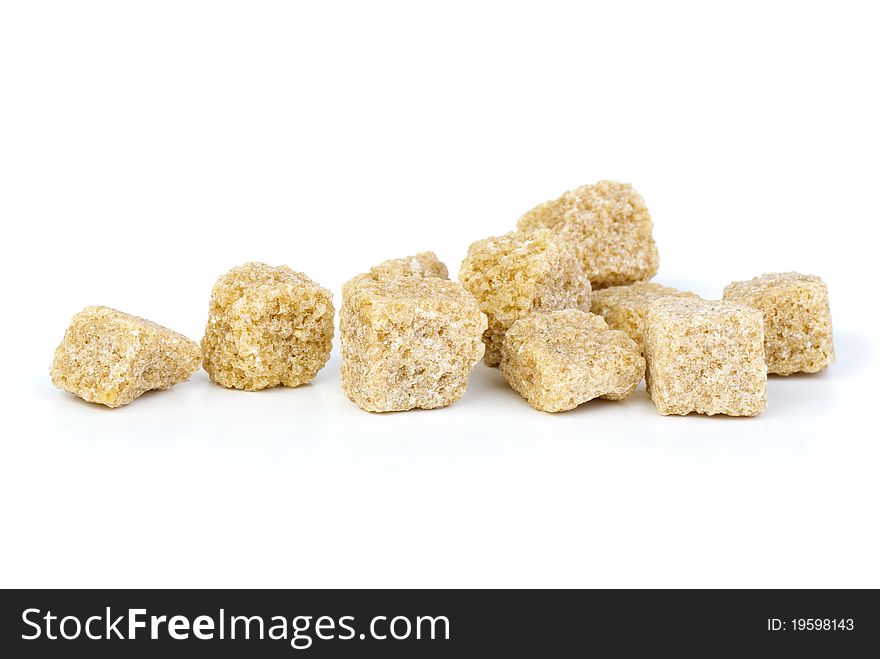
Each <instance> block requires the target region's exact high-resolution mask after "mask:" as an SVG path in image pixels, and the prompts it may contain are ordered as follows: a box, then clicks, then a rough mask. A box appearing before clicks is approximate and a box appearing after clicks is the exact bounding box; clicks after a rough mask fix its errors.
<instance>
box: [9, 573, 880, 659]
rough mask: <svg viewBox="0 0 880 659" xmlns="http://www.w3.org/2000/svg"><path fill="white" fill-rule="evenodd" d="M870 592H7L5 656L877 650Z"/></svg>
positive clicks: (878, 605)
mask: <svg viewBox="0 0 880 659" xmlns="http://www.w3.org/2000/svg"><path fill="white" fill-rule="evenodd" d="M878 620H880V598H878V592H877V591H873V590H784V591H783V590H732V591H719V590H666V591H663V590H589V591H583V590H565V591H558V590H554V591H549V590H493V591H486V590H432V591H428V590H262V591H261V590H7V591H2V592H0V630H2V636H0V656H4V657H68V656H80V655H82V656H89V657H94V658H101V657H114V658H117V657H155V656H161V657H163V658H169V659H170V658H172V657H187V658H190V657H194V656H211V657H227V656H228V657H243V656H246V657H298V656H305V657H349V656H350V657H362V656H374V655H376V656H382V657H452V656H458V657H462V656H474V655H477V654H479V653H489V654H487V655H483V656H501V655H502V654H505V653H506V654H507V655H509V656H536V657H545V656H550V657H553V656H576V655H585V654H591V655H594V656H609V655H611V656H629V655H635V654H637V653H642V655H643V654H644V652H645V650H646V649H653V650H654V651H653V652H649V655H648V656H651V655H653V654H658V655H660V654H662V655H663V656H666V655H667V654H668V653H670V652H671V653H672V655H671V656H700V657H709V656H718V655H719V654H724V655H725V656H730V653H736V652H742V653H751V655H752V656H754V653H756V652H761V653H763V652H767V653H770V652H773V653H777V655H776V656H795V655H794V653H797V656H801V657H803V656H828V657H849V656H869V655H866V654H864V653H865V652H868V653H869V654H872V655H873V656H876V653H877V652H878V651H880V644H878V640H880V635H878Z"/></svg>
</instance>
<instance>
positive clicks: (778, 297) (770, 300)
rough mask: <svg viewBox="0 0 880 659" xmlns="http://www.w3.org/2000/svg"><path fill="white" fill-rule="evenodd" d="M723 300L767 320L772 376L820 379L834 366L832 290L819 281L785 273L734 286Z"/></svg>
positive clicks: (766, 343) (766, 348)
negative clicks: (799, 375) (802, 375)
mask: <svg viewBox="0 0 880 659" xmlns="http://www.w3.org/2000/svg"><path fill="white" fill-rule="evenodd" d="M724 299H725V300H727V301H729V302H739V303H741V304H746V305H748V306H750V307H754V308H755V309H757V310H758V311H760V312H761V313H762V314H764V358H765V359H766V360H767V370H768V372H770V373H776V374H778V375H791V374H792V373H798V372H804V373H816V372H818V371H821V370H822V369H824V368H827V367H828V366H830V365H831V364H833V363H834V340H833V338H832V330H831V310H830V308H829V306H828V287H827V286H826V285H825V282H823V281H822V280H821V279H819V277H815V276H813V275H801V274H798V273H796V272H783V273H772V274H768V275H762V276H760V277H755V278H754V279H751V280H749V281H735V282H733V283H732V284H730V285H729V286H727V288H725V289H724Z"/></svg>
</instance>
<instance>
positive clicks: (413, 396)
mask: <svg viewBox="0 0 880 659" xmlns="http://www.w3.org/2000/svg"><path fill="white" fill-rule="evenodd" d="M339 323H340V337H341V342H342V370H341V374H340V375H341V380H342V390H343V391H344V392H345V394H346V395H347V396H348V397H349V398H350V399H351V400H352V401H353V402H354V403H356V404H357V405H358V406H359V407H360V408H361V409H364V410H367V411H369V412H394V411H403V410H411V409H415V408H421V409H433V408H436V407H444V406H446V405H449V404H451V403H454V402H455V401H457V400H458V399H459V398H461V397H462V395H463V394H464V392H465V389H466V388H467V381H468V376H469V375H470V373H471V371H472V370H473V368H474V366H475V365H476V364H477V362H479V361H480V358H481V357H482V356H483V350H484V347H483V343H482V341H481V340H480V337H481V336H482V334H483V331H484V330H485V329H486V316H485V315H484V314H483V313H481V312H480V308H479V306H478V305H477V302H476V300H474V298H473V297H471V296H470V295H469V294H468V293H467V291H465V290H464V289H463V288H462V287H461V285H459V284H458V283H456V282H453V281H449V280H448V279H441V278H439V277H402V278H397V279H392V280H390V281H385V282H375V281H366V282H362V283H361V284H359V285H358V286H355V287H353V288H351V289H349V291H348V292H347V294H346V295H345V296H344V297H343V301H342V309H341V311H340V314H339Z"/></svg>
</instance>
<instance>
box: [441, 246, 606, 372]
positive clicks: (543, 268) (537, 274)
mask: <svg viewBox="0 0 880 659" xmlns="http://www.w3.org/2000/svg"><path fill="white" fill-rule="evenodd" d="M458 278H459V280H460V281H461V283H462V285H463V286H464V287H465V288H466V289H467V290H468V292H470V293H471V294H472V295H473V296H474V297H475V298H476V299H477V301H478V302H479V304H480V309H482V310H483V312H485V314H486V315H487V316H488V319H489V326H488V328H487V329H486V332H485V334H484V335H483V341H484V342H485V344H486V356H485V361H486V364H487V365H489V366H497V365H498V364H499V363H500V361H501V345H502V342H503V341H504V333H505V332H506V331H507V329H508V328H509V327H510V326H511V325H513V323H514V322H516V321H517V320H519V319H520V318H524V317H525V316H527V315H529V314H530V313H532V312H534V311H556V310H559V309H581V310H583V311H589V310H590V292H591V287H590V280H589V279H588V278H587V276H586V275H585V274H584V270H583V268H582V267H581V265H580V263H579V262H578V260H577V257H576V256H575V254H574V252H573V251H572V250H571V249H569V248H568V247H567V246H566V245H565V244H563V243H561V242H559V241H558V240H557V239H556V238H555V237H554V235H553V234H552V233H551V232H550V231H548V230H546V229H539V230H536V231H532V232H511V233H507V234H505V235H503V236H494V237H492V238H487V239H485V240H478V241H476V242H475V243H473V244H472V245H471V246H470V248H469V249H468V253H467V256H466V257H465V259H464V261H463V262H462V264H461V271H460V272H459V275H458Z"/></svg>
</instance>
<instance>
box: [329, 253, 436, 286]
mask: <svg viewBox="0 0 880 659" xmlns="http://www.w3.org/2000/svg"><path fill="white" fill-rule="evenodd" d="M398 277H439V278H440V279H449V270H448V269H447V268H446V264H444V263H443V262H442V261H441V260H440V259H438V258H437V255H436V254H435V253H434V252H419V253H418V254H414V255H413V256H407V257H404V258H402V259H389V260H388V261H383V262H382V263H380V264H379V265H376V266H373V267H372V268H370V271H369V272H365V273H363V274H360V275H356V276H355V277H352V278H351V279H350V280H349V281H347V282H346V283H345V284H343V285H342V295H343V296H345V295H346V294H347V293H348V291H349V289H350V288H351V287H352V286H357V285H358V284H360V283H361V282H364V281H388V280H390V279H396V278H398Z"/></svg>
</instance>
